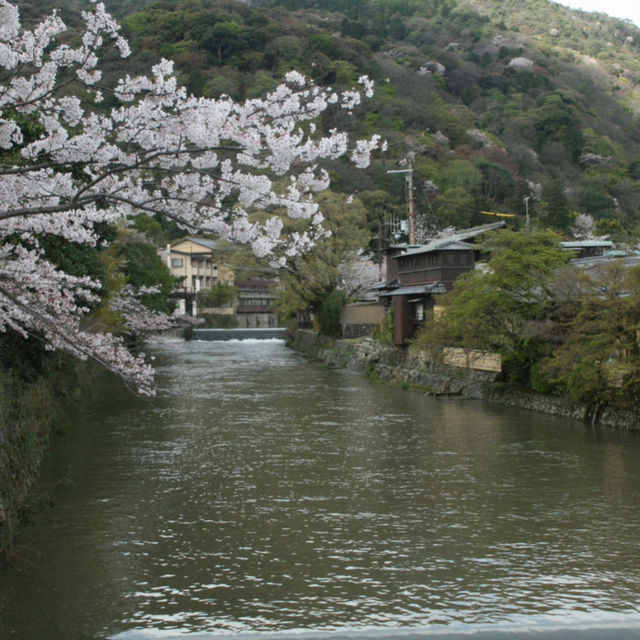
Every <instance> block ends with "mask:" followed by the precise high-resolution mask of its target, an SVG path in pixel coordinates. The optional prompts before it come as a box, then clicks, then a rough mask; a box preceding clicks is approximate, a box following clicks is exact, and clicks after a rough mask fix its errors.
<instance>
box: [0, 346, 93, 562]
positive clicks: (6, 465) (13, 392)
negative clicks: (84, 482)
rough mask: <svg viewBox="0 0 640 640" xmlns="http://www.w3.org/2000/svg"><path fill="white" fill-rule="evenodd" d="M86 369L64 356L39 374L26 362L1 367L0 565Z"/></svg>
mask: <svg viewBox="0 0 640 640" xmlns="http://www.w3.org/2000/svg"><path fill="white" fill-rule="evenodd" d="M89 369H90V366H89V365H87V364H86V363H79V362H76V361H74V360H71V359H70V358H68V357H61V358H59V359H56V362H55V363H54V362H49V363H48V364H47V366H46V367H44V368H43V370H42V371H40V372H38V373H37V374H36V373H35V372H34V371H33V370H31V369H27V368H26V367H24V366H23V367H22V368H20V367H18V366H16V367H15V368H0V564H1V563H2V562H3V561H4V560H7V559H9V560H10V559H11V558H12V557H13V556H15V555H16V554H17V552H16V548H15V537H16V531H17V529H18V527H19V525H20V523H21V521H22V520H23V519H24V517H25V515H26V514H28V513H29V512H30V511H32V510H33V509H34V508H35V507H37V504H38V501H39V498H38V497H36V496H34V495H33V491H32V488H33V485H34V483H35V481H36V479H37V478H38V475H39V473H40V468H41V464H42V459H43V457H44V455H45V453H46V451H47V448H48V446H49V442H50V440H51V436H52V434H53V433H54V432H55V431H56V430H62V429H64V425H65V420H66V416H67V415H68V414H69V412H70V411H71V409H72V407H74V406H76V403H77V402H78V401H79V398H80V395H81V392H82V390H83V389H85V388H86V385H87V381H88V380H90V379H91V377H92V375H91V374H90V371H89ZM80 370H82V371H80ZM26 373H28V374H29V377H32V379H25V378H26V377H27V375H26ZM81 381H83V382H81Z"/></svg>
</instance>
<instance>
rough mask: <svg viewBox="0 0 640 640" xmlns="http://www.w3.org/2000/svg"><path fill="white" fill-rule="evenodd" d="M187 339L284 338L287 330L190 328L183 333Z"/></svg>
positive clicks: (265, 328) (277, 328)
mask: <svg viewBox="0 0 640 640" xmlns="http://www.w3.org/2000/svg"><path fill="white" fill-rule="evenodd" d="M183 335H184V337H185V339H187V340H223V341H226V340H286V339H287V330H286V329H284V328H282V327H261V328H257V329H192V330H189V331H184V333H183Z"/></svg>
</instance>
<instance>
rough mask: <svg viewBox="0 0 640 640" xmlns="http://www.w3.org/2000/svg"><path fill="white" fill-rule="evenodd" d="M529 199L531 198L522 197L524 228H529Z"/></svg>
mask: <svg viewBox="0 0 640 640" xmlns="http://www.w3.org/2000/svg"><path fill="white" fill-rule="evenodd" d="M530 198H531V196H524V198H522V199H523V200H524V210H525V219H524V220H525V222H524V226H525V227H528V226H529V199H530Z"/></svg>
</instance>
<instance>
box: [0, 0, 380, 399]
mask: <svg viewBox="0 0 640 640" xmlns="http://www.w3.org/2000/svg"><path fill="white" fill-rule="evenodd" d="M82 17H83V20H84V29H83V33H82V34H81V35H82V37H81V39H80V41H79V42H80V43H79V44H78V45H77V46H70V45H67V44H60V43H58V42H57V41H56V38H57V37H58V36H59V35H60V34H61V33H63V32H64V31H65V30H66V26H65V25H64V23H63V22H62V20H61V19H60V18H59V17H58V16H57V15H56V14H55V13H54V14H53V15H51V16H50V17H48V18H46V19H44V20H43V21H42V22H41V23H40V24H39V25H38V26H36V27H35V28H34V29H32V30H28V29H24V28H23V27H22V26H21V24H20V16H19V11H18V9H17V8H16V7H15V6H14V5H12V4H10V3H9V2H7V0H0V68H1V70H2V73H1V76H0V77H1V78H2V79H1V80H0V234H1V235H2V238H3V243H2V246H1V250H0V330H6V329H7V328H12V329H14V330H16V331H19V332H20V333H22V334H23V335H27V334H29V333H37V334H38V335H40V336H42V337H43V338H44V340H46V342H47V344H48V345H49V346H50V347H52V348H55V349H64V350H66V351H68V352H70V353H73V354H74V355H77V356H78V357H81V358H86V357H90V358H94V359H95V360H98V361H99V362H101V363H102V364H104V366H106V367H107V368H109V369H111V370H112V371H114V372H116V373H118V374H119V375H121V376H122V377H123V378H125V379H126V380H128V381H129V382H131V383H132V384H133V385H135V386H136V387H137V388H138V389H139V390H140V391H142V392H144V393H150V392H151V389H152V371H151V368H150V367H149V366H148V365H146V364H145V363H144V360H143V359H142V357H134V356H132V355H131V354H130V353H129V352H128V351H127V349H126V348H125V347H124V346H123V344H122V343H121V342H119V341H118V339H117V338H115V337H113V336H111V335H107V334H102V333H99V332H93V331H91V330H90V327H89V325H88V323H87V307H86V303H87V301H89V300H91V299H92V298H93V296H95V295H96V290H97V288H98V286H99V285H98V284H97V283H95V282H91V281H90V280H88V279H86V278H73V277H71V276H69V275H68V274H65V273H63V272H62V271H60V270H59V269H56V268H55V267H53V266H52V265H51V264H50V263H48V262H47V260H46V259H45V257H44V255H43V253H42V252H41V251H40V249H39V247H38V240H37V237H38V235H39V234H54V235H57V236H60V237H61V238H64V239H65V240H68V241H73V242H80V243H89V244H92V243H95V242H96V240H97V235H96V231H95V229H96V224H98V223H104V222H108V223H114V222H117V221H122V220H127V219H130V218H131V217H133V216H136V215H139V214H141V213H146V214H160V215H163V216H166V217H167V218H169V219H172V220H174V221H175V222H177V223H178V224H179V225H181V226H182V227H183V228H185V229H186V230H188V231H189V232H191V233H197V232H207V233H214V234H217V235H219V236H221V237H224V238H227V239H229V240H231V241H235V242H242V243H248V244H249V245H250V246H251V247H252V248H253V250H254V252H255V253H256V254H257V255H258V256H268V257H271V259H272V262H273V263H274V264H280V263H282V262H283V260H284V258H285V256H290V255H294V254H296V253H298V252H300V251H303V250H305V249H306V248H308V247H309V246H310V244H311V243H313V240H314V238H315V237H317V236H318V235H321V234H322V230H321V222H322V214H321V212H319V211H318V206H317V204H316V203H315V202H314V200H313V194H314V193H315V192H317V191H320V190H322V189H326V188H327V186H328V184H329V179H328V176H327V174H326V172H325V171H323V170H322V169H320V168H319V167H318V162H319V161H320V160H323V159H327V158H338V157H340V156H343V155H349V156H350V157H351V159H352V160H353V162H355V163H356V165H357V166H366V164H367V163H368V162H369V158H370V154H371V152H372V151H373V150H374V149H378V148H382V147H383V142H382V141H381V140H380V139H379V138H378V137H377V136H374V137H373V138H372V139H371V140H366V141H357V142H356V143H355V145H353V147H352V146H351V145H350V143H349V140H348V137H347V135H346V134H345V133H344V132H341V131H331V132H329V133H328V134H326V135H320V134H319V133H318V131H317V130H316V127H315V124H314V120H316V119H317V118H318V117H319V116H320V115H321V114H322V113H323V112H324V111H325V110H326V109H328V108H329V107H330V106H331V105H335V106H336V107H337V108H343V109H347V110H351V109H353V108H354V107H355V106H356V105H357V104H359V103H360V102H361V99H362V98H361V94H360V92H359V91H355V90H352V91H347V92H343V93H339V92H336V91H333V90H331V89H321V88H319V87H317V86H314V85H313V84H310V83H309V82H308V81H307V80H306V79H305V78H304V76H302V75H301V74H299V73H297V72H291V73H289V74H287V76H286V78H285V82H284V83H283V84H282V85H281V86H279V87H278V88H277V89H275V90H274V91H273V92H271V93H270V94H268V95H267V96H265V97H263V98H257V99H253V100H248V101H246V102H243V103H239V102H235V101H233V100H232V99H230V98H228V97H224V96H223V97H221V98H219V99H209V98H196V97H193V96H189V95H187V92H186V91H185V89H184V88H182V87H180V86H179V85H178V82H177V81H176V78H175V76H174V74H173V65H172V63H171V62H170V61H167V60H162V61H161V62H160V63H159V64H157V65H156V66H154V67H153V68H152V70H151V74H150V75H149V76H141V77H131V76H125V77H124V78H121V79H120V80H119V82H118V83H117V86H116V87H115V89H113V91H114V95H115V97H116V98H117V99H118V104H117V106H115V107H114V108H111V109H106V108H101V107H102V99H103V93H104V92H105V91H108V90H109V89H107V88H105V87H99V86H98V83H99V82H100V80H101V78H102V75H101V71H100V65H99V62H100V60H99V56H98V53H99V51H100V50H101V49H102V48H103V47H105V46H112V47H115V48H116V49H117V50H118V51H119V53H120V55H121V56H123V57H126V56H127V55H128V54H129V47H128V45H127V43H126V41H125V40H124V39H123V38H122V37H121V36H120V33H119V26H118V24H117V23H116V21H115V20H114V19H113V18H112V17H111V16H110V15H109V14H108V13H107V12H106V10H105V8H104V5H103V4H102V3H99V2H96V3H93V4H92V7H91V10H90V11H85V12H83V14H82ZM359 83H360V84H361V85H362V86H363V89H364V93H365V95H367V96H370V95H371V93H372V89H373V84H372V82H371V81H370V80H369V79H368V78H366V77H364V76H363V77H362V78H360V80H359ZM16 114H18V117H16ZM21 117H30V118H36V119H37V120H38V121H39V123H40V125H41V130H42V133H41V135H40V136H39V137H38V138H37V139H35V140H32V139H29V138H27V136H26V135H25V134H24V132H23V131H22V129H21V126H20V122H21V119H20V118H21ZM16 158H19V160H16ZM285 175H286V176H287V177H286V178H285V177H284V176H285ZM256 209H268V210H270V211H281V212H283V213H286V214H288V215H289V216H291V217H294V218H307V219H309V228H308V231H307V232H301V233H297V234H293V235H291V236H286V235H284V234H283V228H284V226H283V223H282V220H281V218H280V217H278V216H275V215H274V216H273V217H271V218H269V219H267V220H266V222H265V221H264V220H263V221H262V222H255V221H254V220H253V216H252V215H251V214H252V212H253V211H255V210H256ZM134 293H135V292H132V291H129V290H126V291H123V292H122V294H121V296H120V297H119V298H118V299H117V300H115V301H114V304H115V305H116V307H119V311H120V312H121V313H122V314H123V317H125V321H126V322H127V323H128V324H129V326H130V327H132V328H133V327H135V328H136V330H140V329H143V328H144V329H152V328H154V327H161V326H162V322H163V321H162V320H161V319H160V318H152V317H150V316H148V315H147V316H145V317H143V316H142V315H141V310H140V308H139V307H137V306H135V304H134V302H133V299H134V298H135V295H134Z"/></svg>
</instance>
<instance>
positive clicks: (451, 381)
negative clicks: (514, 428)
mask: <svg viewBox="0 0 640 640" xmlns="http://www.w3.org/2000/svg"><path fill="white" fill-rule="evenodd" d="M291 346H292V347H293V348H294V349H295V350H296V351H299V352H300V353H302V354H303V355H305V356H306V357H308V358H310V359H312V360H317V361H321V362H324V363H326V364H327V365H328V366H330V367H336V368H345V369H350V370H352V371H357V372H359V373H361V374H363V375H366V376H369V377H371V378H374V379H379V380H384V381H386V382H391V383H396V384H408V385H411V386H414V387H416V388H420V389H422V390H424V391H425V392H426V393H430V394H433V395H436V396H438V395H461V396H464V397H467V398H476V399H478V400H484V401H487V402H497V403H500V404H502V405H506V406H512V407H519V408H522V409H528V410H530V411H537V412H540V413H546V414H550V415H556V416H563V417H567V418H573V419H576V420H592V418H593V416H591V415H589V414H588V411H587V408H586V407H584V406H583V405H580V404H577V403H575V402H571V401H569V400H566V399H565V398H559V397H555V396H547V395H542V394H537V393H526V392H521V391H514V390H513V389H511V388H509V387H508V386H507V385H505V384H503V383H500V382H499V381H498V375H497V374H495V373H492V372H488V371H473V370H470V369H463V368H458V367H447V366H444V365H441V364H439V363H436V362H433V361H431V360H429V359H428V358H427V356H426V354H425V353H424V352H423V351H419V350H412V349H411V348H408V349H403V348H398V347H395V346H391V345H383V344H380V343H379V342H377V341H375V340H373V339H372V338H360V339H356V340H349V339H344V340H334V339H332V338H328V337H326V336H321V335H319V334H318V333H317V332H315V331H310V330H298V331H297V332H296V334H295V336H294V339H293V341H292V342H291ZM597 422H598V424H600V425H604V426H610V427H615V428H618V429H625V430H630V431H639V432H640V417H639V416H638V415H636V414H632V413H629V412H622V411H608V410H602V411H601V412H599V414H598V415H597Z"/></svg>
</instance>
